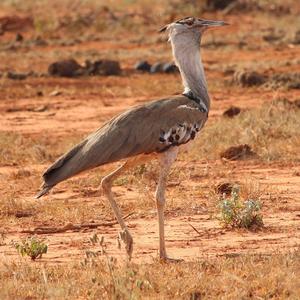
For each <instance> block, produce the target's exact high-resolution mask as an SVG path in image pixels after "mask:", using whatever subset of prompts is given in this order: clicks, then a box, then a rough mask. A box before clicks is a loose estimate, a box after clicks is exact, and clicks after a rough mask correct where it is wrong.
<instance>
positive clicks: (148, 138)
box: [36, 17, 228, 261]
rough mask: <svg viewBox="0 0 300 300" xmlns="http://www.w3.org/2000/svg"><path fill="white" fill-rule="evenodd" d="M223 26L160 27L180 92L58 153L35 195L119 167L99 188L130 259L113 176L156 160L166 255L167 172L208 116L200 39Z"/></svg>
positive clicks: (180, 23) (194, 22)
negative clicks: (92, 172) (90, 173)
mask: <svg viewBox="0 0 300 300" xmlns="http://www.w3.org/2000/svg"><path fill="white" fill-rule="evenodd" d="M224 25H228V23H226V22H224V21H214V20H205V19H201V18H197V17H185V18H182V19H180V20H176V21H174V22H172V23H169V24H167V25H165V26H164V27H162V28H161V29H160V30H159V32H165V33H167V35H168V40H169V42H170V43H171V48H172V53H173V58H174V61H175V64H176V65H177V67H178V69H179V71H180V75H181V79H182V83H183V87H184V89H183V92H182V94H179V95H173V96H169V97H165V98H163V99H159V100H155V101H151V102H148V103H145V104H142V105H139V106H135V107H132V108H131V109H129V110H127V111H125V112H123V113H121V114H119V115H116V116H115V117H113V118H112V119H111V120H109V121H108V122H106V123H105V124H104V125H102V126H101V127H100V128H98V129H97V130H96V131H94V132H93V133H91V134H90V135H89V136H87V137H86V138H85V139H83V140H82V141H81V142H80V143H78V144H77V145H75V146H74V147H73V148H72V149H71V150H69V151H68V152H67V153H65V154H64V155H62V156H61V157H59V158H58V159H57V160H56V161H55V162H54V163H53V164H52V165H51V166H50V167H49V168H48V169H47V170H46V171H45V172H44V173H43V175H42V178H43V184H42V186H41V188H40V191H39V192H38V193H37V195H36V198H40V197H42V196H43V195H45V194H47V193H48V192H49V191H50V190H51V189H52V188H53V187H54V186H55V185H57V184H58V183H60V182H62V181H64V180H66V179H68V178H70V177H73V176H75V175H77V174H79V173H81V172H83V171H87V170H90V169H93V168H96V167H99V166H102V165H105V164H109V163H113V162H121V166H119V167H118V168H117V169H115V170H114V171H113V172H112V173H110V174H108V175H106V176H105V177H104V178H103V179H102V180H101V188H102V190H103V193H104V195H105V196H106V198H107V199H108V201H109V203H110V205H111V208H112V210H113V212H114V215H115V217H116V219H117V221H118V223H119V225H120V227H121V231H120V233H119V237H120V239H121V240H122V241H123V242H124V244H125V249H126V252H127V255H128V257H129V259H131V257H132V252H133V238H132V235H131V234H130V232H129V230H128V227H127V225H126V224H125V222H124V220H123V218H122V214H121V211H120V209H119V207H118V205H117V203H116V201H115V199H114V196H113V193H112V184H113V181H114V180H115V179H116V178H117V177H118V176H120V175H121V174H122V173H124V171H127V170H129V169H131V168H133V167H135V166H138V165H141V164H145V163H146V162H149V161H151V160H158V161H159V178H158V183H157V187H156V191H155V199H156V208H157V215H158V232H159V258H160V259H161V260H163V261H168V260H173V259H171V258H169V257H168V256H167V251H166V246H165V231H164V207H165V202H166V201H165V200H166V199H165V190H166V183H167V177H168V174H169V172H170V168H171V166H172V164H173V163H174V161H175V160H176V157H177V154H178V151H179V150H180V149H181V148H182V146H183V145H184V144H187V143H189V142H191V141H192V140H194V138H195V137H196V136H197V135H198V133H199V132H200V130H201V129H202V128H203V126H204V124H205V123H206V121H207V119H208V113H209V110H210V97H209V94H208V89H207V82H206V78H205V73H204V67H203V64H202V60H201V55H200V54H201V51H200V47H201V38H202V36H203V33H204V32H205V31H206V30H207V29H209V28H212V27H220V26H224Z"/></svg>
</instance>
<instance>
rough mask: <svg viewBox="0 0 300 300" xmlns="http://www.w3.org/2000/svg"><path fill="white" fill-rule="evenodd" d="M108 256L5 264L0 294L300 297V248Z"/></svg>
mask: <svg viewBox="0 0 300 300" xmlns="http://www.w3.org/2000/svg"><path fill="white" fill-rule="evenodd" d="M104 258H105V259H104V260H103V259H100V258H98V257H93V258H89V259H87V260H85V261H82V262H78V263H72V264H68V265H47V266H46V265H43V264H37V263H29V262H25V261H15V262H9V263H4V264H2V266H0V270H1V274H2V276H1V277H2V280H3V281H5V282H6V284H5V286H3V288H2V290H1V295H2V297H4V298H7V299H8V298H12V297H14V298H19V297H20V298H26V297H27V298H28V297H30V298H37V299H43V298H46V299H49V298H50V299H53V298H54V299H61V298H64V299H74V298H83V299H99V298H101V299H141V298H143V299H145V298H150V299H158V298H159V299H160V298H164V299H166V298H168V299H202V298H207V299H297V297H298V296H299V293H300V289H299V286H300V281H299V278H300V271H299V270H300V265H299V262H300V257H299V250H298V251H295V252H293V253H285V254H282V253H275V254H273V255H270V256H264V255H251V254H248V255H242V256H238V257H219V258H213V259H212V258H206V259H203V260H199V261H193V262H190V263H178V264H171V265H165V264H162V263H159V262H158V261H154V262H153V263H151V264H143V265H138V264H132V263H128V264H122V265H119V263H118V262H117V261H115V260H114V259H112V258H110V257H109V256H106V257H104ZM70 278H72V280H70ZM178 282H180V284H178Z"/></svg>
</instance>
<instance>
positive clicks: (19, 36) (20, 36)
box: [15, 33, 24, 42]
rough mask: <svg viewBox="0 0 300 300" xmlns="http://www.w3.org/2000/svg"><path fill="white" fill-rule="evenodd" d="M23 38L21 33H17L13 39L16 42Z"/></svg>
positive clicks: (21, 40)
mask: <svg viewBox="0 0 300 300" xmlns="http://www.w3.org/2000/svg"><path fill="white" fill-rule="evenodd" d="M23 40H24V37H23V35H22V34H21V33H17V34H16V38H15V41H16V42H23Z"/></svg>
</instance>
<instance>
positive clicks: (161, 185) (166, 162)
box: [155, 147, 178, 260]
mask: <svg viewBox="0 0 300 300" xmlns="http://www.w3.org/2000/svg"><path fill="white" fill-rule="evenodd" d="M177 153H178V148H175V147H174V148H171V149H170V150H168V151H166V152H164V153H163V154H161V156H160V173H159V179H158V184H157V189H156V193H155V198H156V206H157V214H158V228H159V257H160V258H161V259H162V260H168V257H167V253H166V246H165V228H164V206H165V189H166V181H167V176H168V174H169V171H170V168H171V165H172V163H173V162H174V161H175V159H176V157H177Z"/></svg>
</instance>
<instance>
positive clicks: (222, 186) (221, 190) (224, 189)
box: [215, 182, 234, 196]
mask: <svg viewBox="0 0 300 300" xmlns="http://www.w3.org/2000/svg"><path fill="white" fill-rule="evenodd" d="M233 186H234V185H233V184H232V183H229V182H223V183H219V184H218V185H217V186H216V188H215V191H216V193H217V194H221V195H223V194H225V195H226V196H230V195H231V192H232V188H233Z"/></svg>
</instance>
